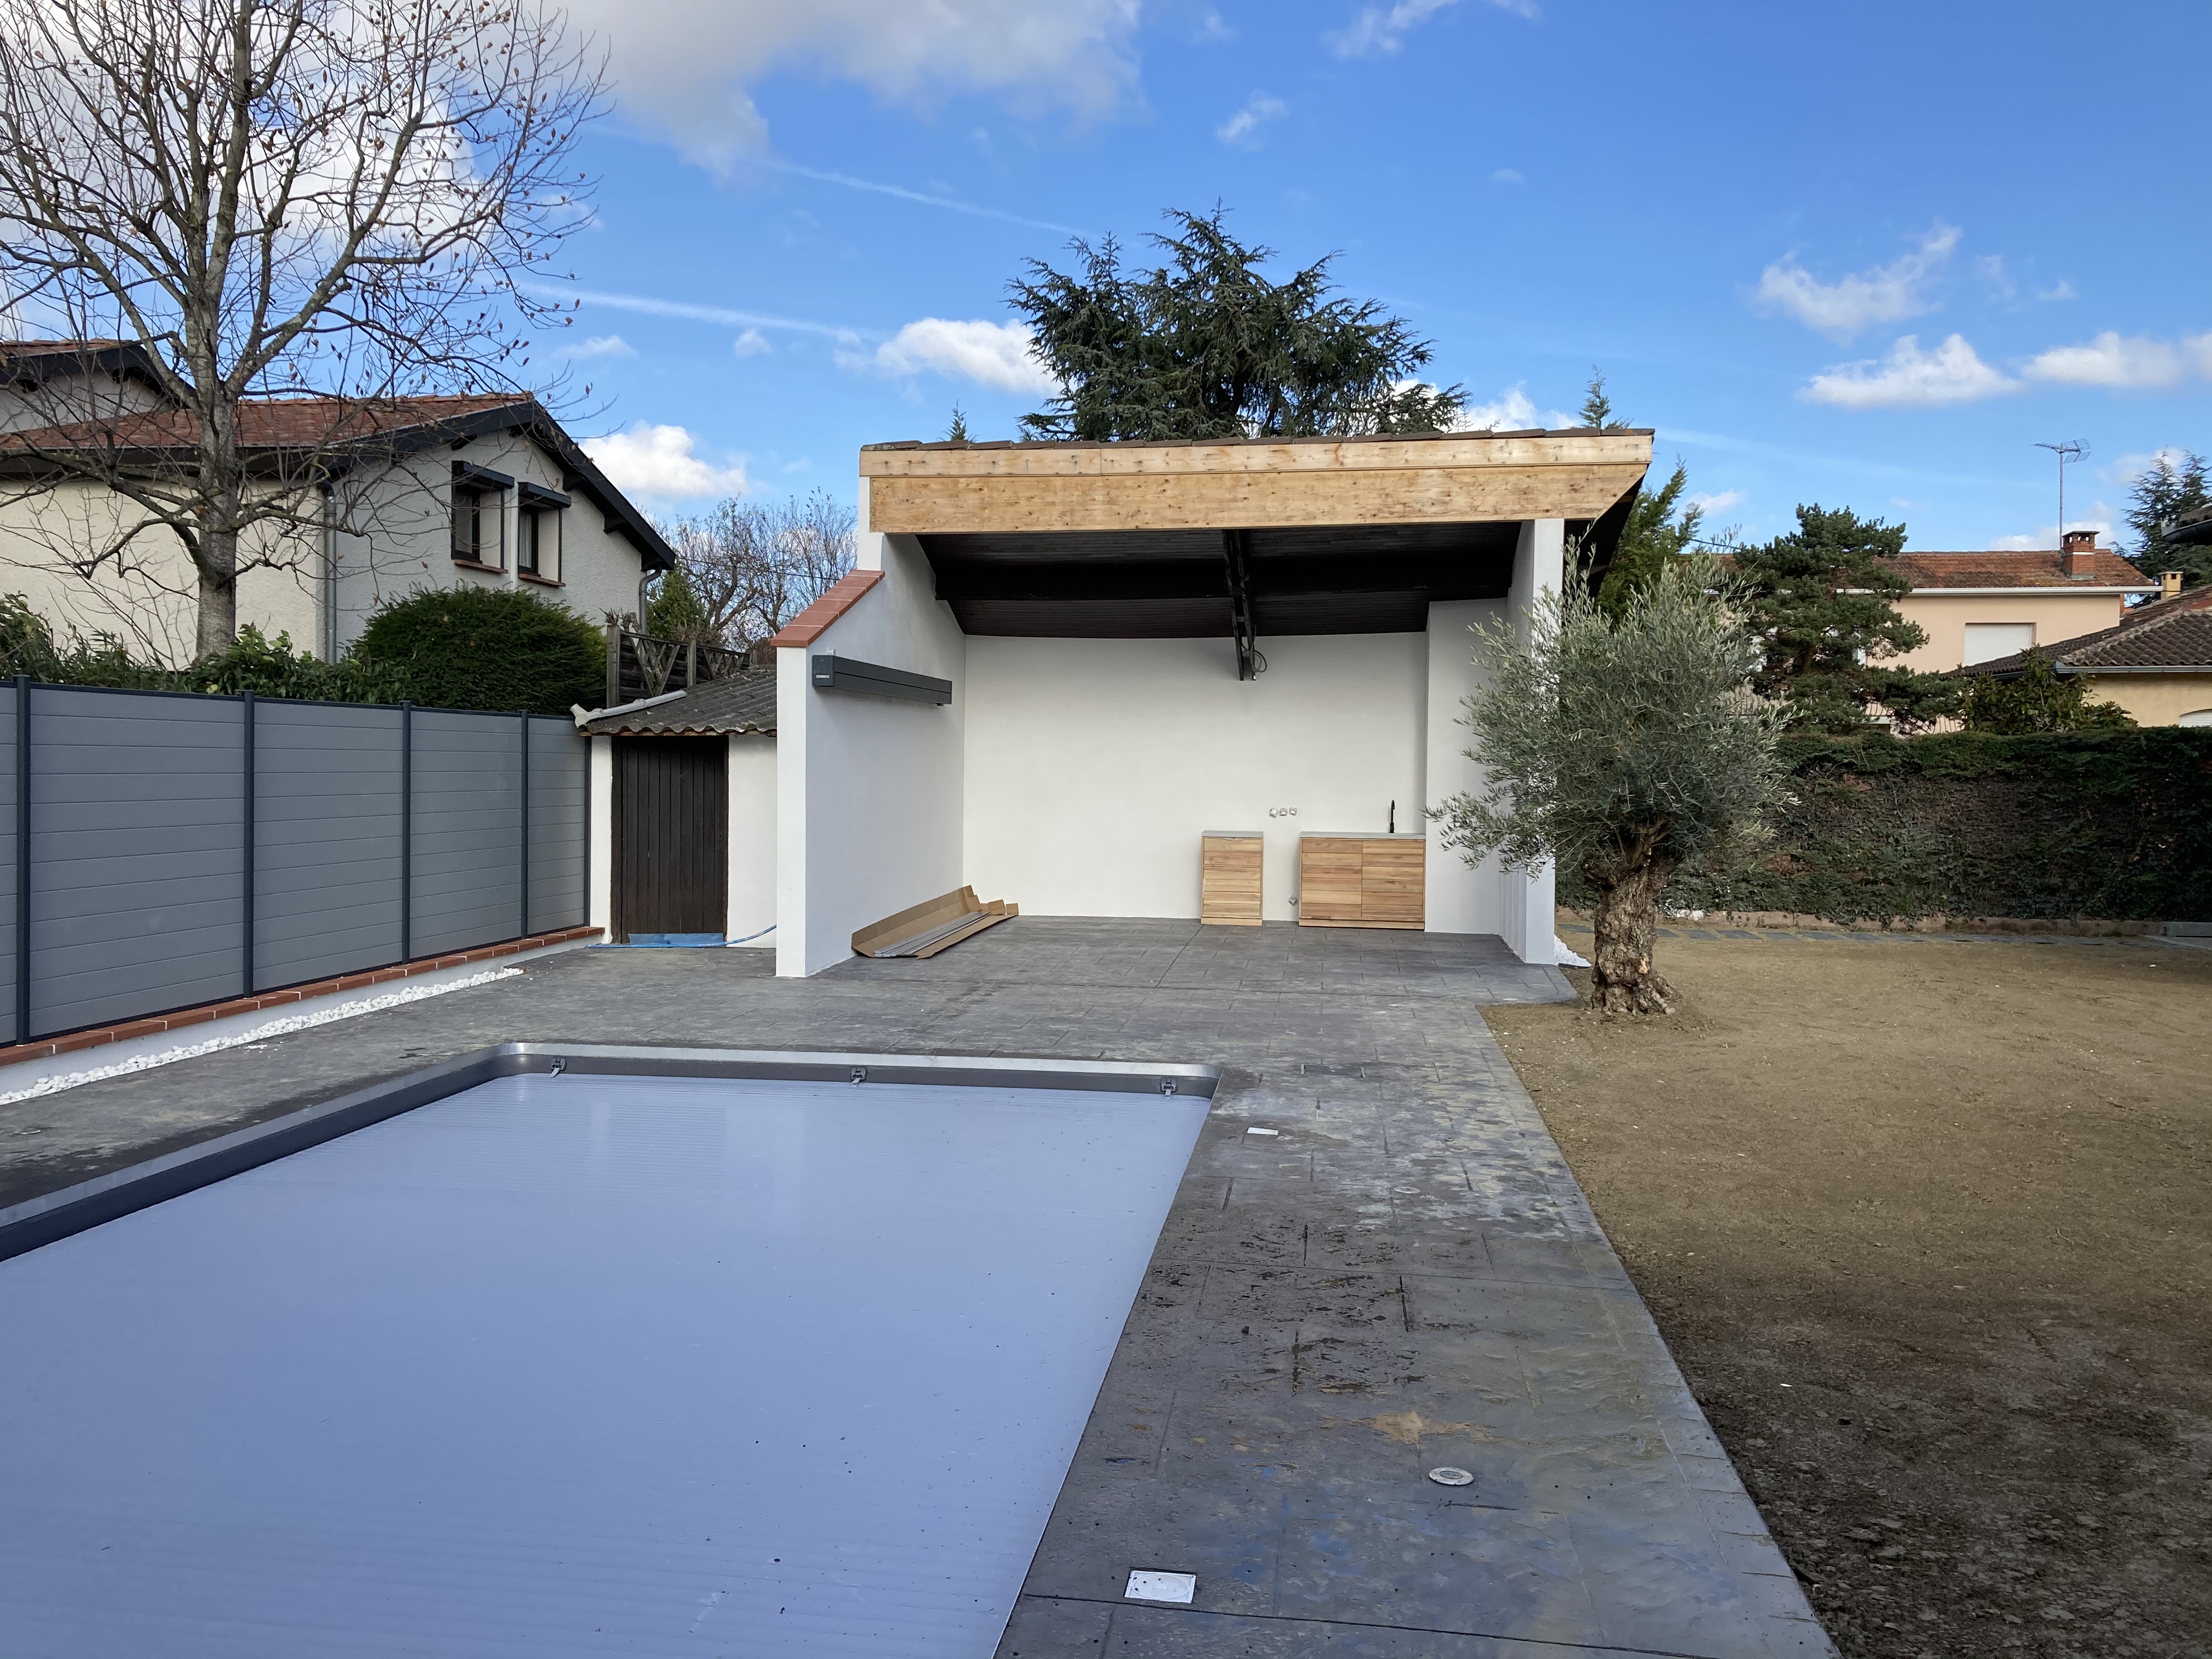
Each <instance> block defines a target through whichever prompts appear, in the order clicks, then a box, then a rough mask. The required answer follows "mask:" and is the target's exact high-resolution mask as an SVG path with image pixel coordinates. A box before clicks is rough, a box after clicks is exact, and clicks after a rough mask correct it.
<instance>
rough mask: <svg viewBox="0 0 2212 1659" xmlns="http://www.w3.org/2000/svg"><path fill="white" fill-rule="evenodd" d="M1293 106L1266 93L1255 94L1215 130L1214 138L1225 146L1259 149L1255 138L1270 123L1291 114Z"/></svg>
mask: <svg viewBox="0 0 2212 1659" xmlns="http://www.w3.org/2000/svg"><path fill="white" fill-rule="evenodd" d="M1290 109H1291V106H1289V105H1288V104H1286V103H1285V102H1284V101H1283V100H1281V99H1279V98H1270V97H1269V96H1268V95H1267V94H1266V93H1264V92H1255V93H1254V94H1252V96H1251V97H1250V98H1249V99H1248V100H1246V101H1245V105H1244V107H1243V109H1240V110H1238V111H1237V113H1236V114H1234V115H1232V116H1231V117H1230V118H1228V119H1227V120H1226V121H1224V122H1223V123H1222V124H1221V125H1219V126H1218V127H1216V128H1215V129H1214V130H1213V136H1214V137H1217V138H1218V139H1219V140H1221V142H1222V143H1225V144H1239V145H1242V146H1243V147H1244V148H1245V149H1257V148H1259V143H1258V140H1257V139H1256V138H1255V137H1254V135H1255V134H1256V133H1257V132H1258V131H1260V129H1261V127H1263V126H1265V125H1267V123H1268V122H1270V121H1276V120H1280V119H1281V118H1283V117H1284V116H1285V115H1287V114H1289V113H1290Z"/></svg>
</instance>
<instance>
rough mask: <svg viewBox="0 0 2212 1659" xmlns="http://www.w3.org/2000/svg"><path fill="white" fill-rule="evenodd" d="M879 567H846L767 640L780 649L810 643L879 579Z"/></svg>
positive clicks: (850, 607)
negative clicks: (873, 568)
mask: <svg viewBox="0 0 2212 1659" xmlns="http://www.w3.org/2000/svg"><path fill="white" fill-rule="evenodd" d="M883 579H884V573H883V572H882V571H880V570H850V571H848V572H846V573H845V574H843V575H842V576H840V577H839V578H838V579H837V580H836V581H835V582H833V583H831V584H830V586H829V592H826V593H824V594H823V596H822V597H821V598H820V599H817V600H815V601H814V603H813V604H811V605H808V606H807V607H806V609H805V610H804V611H800V612H799V614H798V615H797V616H795V617H793V618H792V619H791V620H790V621H789V622H787V623H784V625H783V627H782V628H781V629H780V630H778V632H777V633H776V634H775V637H774V638H772V639H770V640H769V644H770V645H772V646H775V647H776V648H777V649H779V650H781V649H784V648H785V647H792V646H806V645H811V644H813V643H814V641H817V640H818V639H820V638H821V637H822V635H823V634H824V633H825V632H827V631H828V629H829V624H830V623H833V622H836V620H837V618H838V617H842V616H843V615H844V614H845V613H846V612H847V611H850V610H851V609H852V608H853V607H854V605H858V604H859V603H860V596H861V595H862V594H863V593H866V592H867V591H868V590H869V589H870V588H872V587H873V586H875V585H876V584H877V583H878V582H879V581H881V580H883Z"/></svg>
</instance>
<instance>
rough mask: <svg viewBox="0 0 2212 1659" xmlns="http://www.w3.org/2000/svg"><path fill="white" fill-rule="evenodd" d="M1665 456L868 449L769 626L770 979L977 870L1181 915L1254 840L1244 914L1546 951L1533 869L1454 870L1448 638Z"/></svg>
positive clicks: (1526, 591) (1517, 443) (1030, 910)
mask: <svg viewBox="0 0 2212 1659" xmlns="http://www.w3.org/2000/svg"><path fill="white" fill-rule="evenodd" d="M1650 459H1651V434H1650V432H1649V431H1647V430H1640V429H1622V430H1603V431H1601V430H1596V429H1591V428H1579V429H1571V430H1565V431H1529V432H1503V433H1499V432H1492V433H1449V434H1422V435H1378V436H1372V437H1362V438H1352V439H1344V438H1328V439H1301V440H1287V441H1285V440H1272V439H1266V440H1252V441H1226V442H1214V441H1208V442H1189V443H1086V442H1066V443H987V444H979V443H935V444H926V443H895V444H881V445H873V446H871V447H867V448H866V449H863V450H862V451H861V453H860V550H859V568H857V569H856V570H854V573H853V574H850V575H849V576H848V577H846V578H845V579H844V580H842V581H840V582H839V583H838V584H837V585H836V587H834V588H833V589H832V590H831V591H830V592H829V593H828V594H827V595H825V596H824V597H823V599H822V600H820V601H819V602H817V604H816V605H813V606H811V607H810V608H809V610H808V611H805V612H804V613H802V614H801V615H800V616H799V617H798V618H796V619H795V620H794V621H793V623H792V624H791V625H790V626H788V627H787V628H786V629H784V630H783V631H782V632H781V633H780V634H779V635H776V636H775V640H774V641H773V644H774V645H775V647H777V650H776V658H777V665H776V669H775V674H776V676H777V684H776V698H775V727H776V730H775V774H776V785H775V894H776V896H775V922H776V926H777V931H776V934H775V942H776V952H777V955H776V964H777V972H778V973H779V974H781V975H810V974H813V973H817V972H819V971H821V970H822V969H824V968H827V967H829V966H831V965H833V964H834V963H838V962H840V961H842V960H844V959H845V958H846V957H848V956H849V955H850V954H851V953H852V938H853V935H854V933H856V932H858V931H860V929H862V928H865V927H868V926H869V925H870V924H872V923H874V922H876V921H879V920H881V919H882V918H884V917H885V916H888V915H893V914H895V913H896V912H899V911H901V910H904V909H907V908H910V907H912V906H915V905H916V904H918V903H921V902H925V901H927V900H929V899H931V898H933V897H934V896H937V895H939V894H944V893H947V892H951V891H953V890H958V889H960V888H962V887H963V886H967V887H972V888H974V889H975V890H976V891H977V892H978V893H981V894H986V895H989V896H994V897H1002V898H1004V899H1006V900H1007V901H1011V902H1015V903H1018V905H1019V907H1020V908H1021V910H1022V911H1023V912H1024V914H1027V915H1061V916H1116V917H1188V918H1191V919H1196V918H1198V917H1199V916H1200V914H1201V906H1202V903H1203V902H1204V900H1203V898H1202V893H1201V887H1202V880H1203V874H1202V862H1203V860H1204V858H1205V857H1206V854H1205V852H1204V847H1205V845H1206V844H1210V843H1208V842H1207V837H1208V836H1215V837H1217V838H1218V837H1222V836H1228V837H1231V838H1234V839H1235V840H1236V841H1237V842H1238V843H1239V845H1240V846H1242V847H1243V848H1249V849H1251V854H1252V855H1253V857H1254V859H1255V862H1256V866H1257V870H1256V885H1257V890H1258V901H1257V907H1256V908H1257V912H1258V916H1257V919H1258V920H1261V921H1279V922H1291V921H1304V922H1307V923H1309V924H1310V925H1323V924H1328V925H1337V926H1352V927H1358V926H1376V925H1381V926H1395V927H1422V928H1425V929H1426V930H1427V931H1429V932H1432V933H1483V934H1494V935H1497V936H1499V937H1501V938H1503V939H1504V941H1505V942H1506V943H1507V945H1509V946H1510V948H1511V949H1512V951H1514V953H1515V954H1516V955H1517V956H1518V957H1521V959H1522V960H1523V961H1525V962H1531V963H1541V962H1550V961H1553V959H1554V947H1553V932H1552V915H1553V898H1552V892H1553V884H1552V879H1551V876H1550V873H1549V872H1537V873H1534V874H1530V873H1528V872H1503V871H1501V870H1499V869H1498V868H1497V867H1496V866H1494V865H1492V866H1483V867H1481V868H1470V867H1468V866H1467V865H1466V864H1465V863H1464V862H1463V861H1462V860H1461V859H1460V858H1459V856H1458V855H1457V854H1455V853H1452V852H1450V851H1449V850H1447V849H1445V848H1442V847H1440V846H1438V845H1437V842H1436V831H1435V830H1434V829H1433V828H1432V827H1431V825H1430V823H1429V822H1428V820H1427V818H1426V817H1425V809H1426V808H1428V807H1430V806H1433V805H1437V803H1439V802H1441V801H1442V800H1443V799H1446V798H1447V797H1449V796H1450V795H1451V794H1453V793H1455V792H1457V791H1459V790H1461V789H1463V788H1466V787H1469V786H1470V785H1472V784H1473V783H1474V782H1475V781H1476V774H1475V770H1474V766H1473V763H1471V762H1469V761H1468V760H1467V759H1466V758H1465V756H1464V754H1463V752H1462V751H1463V750H1464V748H1465V746H1466V734H1465V732H1464V731H1463V729H1462V727H1461V726H1459V725H1458V723H1457V722H1458V719H1459V715H1460V710H1461V705H1462V699H1463V698H1464V697H1465V696H1467V694H1468V692H1469V691H1470V690H1473V689H1474V684H1475V674H1476V670H1475V669H1474V666H1473V663H1472V646H1473V641H1472V639H1471V638H1470V637H1469V635H1468V629H1469V628H1470V627H1472V626H1473V625H1474V624H1476V623H1480V622H1481V621H1483V620H1485V619H1487V618H1497V617H1513V618H1516V619H1518V621H1519V623H1520V625H1521V626H1522V628H1523V629H1525V628H1526V626H1527V617H1528V611H1529V609H1530V607H1531V606H1532V605H1534V603H1535V602H1536V600H1537V599H1538V598H1539V596H1541V595H1542V594H1544V593H1547V592H1553V591H1556V590H1557V588H1558V587H1559V584H1560V581H1561V580H1562V575H1563V570H1564V568H1565V563H1566V561H1567V560H1568V558H1569V557H1570V556H1573V555H1572V554H1571V550H1575V552H1576V553H1578V555H1579V556H1582V557H1584V558H1590V559H1595V560H1596V561H1599V562H1602V561H1603V560H1605V559H1606V558H1607V557H1609V556H1610V552H1611V549H1612V546H1613V544H1614V543H1615V542H1616V541H1617V540H1618V538H1619V536H1620V527H1621V525H1622V523H1623V522H1624V520H1625V519H1626V513H1627V509H1628V507H1629V504H1630V502H1631V501H1632V499H1633V497H1634V495H1635V492H1636V490H1637V489H1638V486H1639V485H1640V483H1641V482H1642V480H1643V477H1644V472H1645V471H1646V469H1647V468H1648V467H1649V465H1650ZM593 729H595V730H596V729H597V726H596V725H595V726H594V728H593ZM733 798H734V796H733ZM732 846H733V847H734V841H733V842H732ZM733 856H734V854H733ZM733 867H734V866H733ZM1316 883H1317V884H1318V885H1316ZM1249 885H1250V883H1249V879H1248V880H1247V882H1246V888H1247V889H1248V890H1249ZM732 908H733V912H734V901H733V904H732Z"/></svg>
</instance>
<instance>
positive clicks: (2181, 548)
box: [2127, 449, 2212, 587]
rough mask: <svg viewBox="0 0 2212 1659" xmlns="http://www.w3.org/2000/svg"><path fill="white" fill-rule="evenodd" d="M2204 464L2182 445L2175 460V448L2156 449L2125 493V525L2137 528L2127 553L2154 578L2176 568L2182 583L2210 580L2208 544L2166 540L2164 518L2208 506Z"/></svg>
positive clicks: (2211, 496) (2210, 494)
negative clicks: (2156, 452) (2127, 498)
mask: <svg viewBox="0 0 2212 1659" xmlns="http://www.w3.org/2000/svg"><path fill="white" fill-rule="evenodd" d="M2204 469H2205V461H2204V458H2203V456H2202V455H2198V454H2196V453H2193V452H2191V451H2190V450H2186V449H2185V450H2182V451H2180V452H2179V459H2176V455H2175V452H2173V451H2171V450H2160V452H2159V453H2158V455H2157V457H2156V458H2155V459H2154V460H2153V461H2152V462H2151V464H2150V465H2149V466H2148V467H2147V468H2145V469H2144V471H2143V473H2142V477H2139V478H2137V479H2136V482H2135V486H2134V488H2133V489H2131V490H2130V492H2129V501H2128V514H2127V517H2128V527H2129V528H2130V529H2131V530H2133V531H2134V532H2136V545H2135V551H2134V552H2133V553H2132V554H2130V558H2132V559H2133V560H2134V562H2135V564H2136V568H2137V569H2139V570H2141V571H2142V573H2143V574H2144V575H2146V576H2148V577H2150V578H2151V579H2152V580H2156V579H2157V578H2158V576H2159V575H2160V574H2161V573H2163V572H2165V571H2168V570H2179V572H2181V576H2182V582H2181V585H2182V586H2184V587H2201V586H2203V585H2204V584H2205V583H2206V582H2208V581H2212V547H2206V546H2192V545H2191V544H2189V543H2186V542H2168V541H2167V540H2166V521H2167V520H2170V519H2173V518H2178V517H2179V516H2180V515H2181V514H2182V513H2187V512H2190V511H2191V510H2192V509H2194V508H2197V507H2212V488H2208V486H2207V483H2206V480H2205V476H2204Z"/></svg>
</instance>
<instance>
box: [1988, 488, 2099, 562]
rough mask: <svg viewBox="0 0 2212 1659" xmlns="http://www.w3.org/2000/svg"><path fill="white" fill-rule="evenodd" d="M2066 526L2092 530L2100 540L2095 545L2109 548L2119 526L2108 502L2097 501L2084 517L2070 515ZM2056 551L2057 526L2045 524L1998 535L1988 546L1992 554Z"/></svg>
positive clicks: (2071, 528) (2074, 528)
mask: <svg viewBox="0 0 2212 1659" xmlns="http://www.w3.org/2000/svg"><path fill="white" fill-rule="evenodd" d="M2066 527H2067V528H2068V529H2069V530H2093V531H2095V532H2097V534H2098V535H2099V537H2100V538H2102V539H2101V540H2100V542H2099V543H2098V545H2099V546H2100V547H2109V546H2111V545H2112V532H2113V531H2114V530H2115V529H2116V528H2117V527H2118V521H2117V520H2115V519H2114V517H2113V515H2112V507H2111V505H2110V503H2108V502H2105V501H2099V502H2098V503H2097V505H2096V507H2094V508H2093V510H2092V511H2091V512H2090V513H2089V514H2088V515H2087V517H2086V518H2085V517H2082V516H2081V515H2079V514H2075V513H2069V514H2068V515H2067V519H2066ZM2057 548H2058V526H2057V525H2056V524H2047V525H2045V526H2043V527H2042V528H2041V529H2039V530H2033V531H2031V532H2028V533H2027V535H2025V536H1999V537H1996V538H1995V539H1993V540H1992V541H1991V542H1990V544H1989V550H1990V552H1992V553H2052V552H2056V551H2057Z"/></svg>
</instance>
